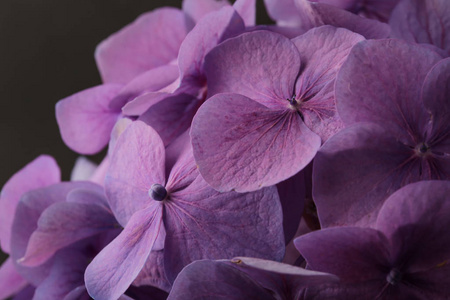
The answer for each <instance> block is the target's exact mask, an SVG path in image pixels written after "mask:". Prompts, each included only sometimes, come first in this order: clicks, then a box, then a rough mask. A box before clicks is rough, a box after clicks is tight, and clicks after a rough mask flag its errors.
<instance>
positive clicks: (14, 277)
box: [0, 257, 28, 299]
mask: <svg viewBox="0 0 450 300" xmlns="http://www.w3.org/2000/svg"><path fill="white" fill-rule="evenodd" d="M27 284H28V282H27V281H26V280H25V279H24V278H23V277H22V276H20V274H19V273H17V271H16V268H15V266H14V263H13V261H12V259H11V257H9V258H8V259H7V260H5V261H4V262H3V264H2V265H1V267H0V299H6V298H8V297H11V296H13V295H14V294H16V293H17V292H19V291H20V290H22V289H23V288H24V287H25V286H26V285H27Z"/></svg>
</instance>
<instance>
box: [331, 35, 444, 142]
mask: <svg viewBox="0 0 450 300" xmlns="http://www.w3.org/2000/svg"><path fill="white" fill-rule="evenodd" d="M440 59H441V57H440V56H439V55H438V54H437V53H436V52H434V51H432V50H429V49H427V48H424V47H420V46H418V45H414V44H409V43H406V42H403V41H400V40H380V41H363V42H360V43H359V44H357V45H355V46H354V47H353V49H352V51H351V54H350V55H349V57H348V59H347V61H346V62H345V64H344V65H343V66H342V68H341V70H340V72H339V74H338V77H337V79H336V87H335V88H336V101H337V108H338V112H339V115H340V116H341V119H342V121H343V122H344V123H345V124H346V125H350V124H354V123H356V122H374V123H377V124H380V125H381V126H383V127H385V128H386V129H388V130H389V131H390V132H391V133H392V134H393V135H394V136H395V137H397V138H398V139H399V140H401V141H402V142H404V143H406V144H410V143H413V144H414V143H418V142H420V141H421V139H423V137H424V134H425V132H424V131H425V128H426V125H427V123H428V120H429V115H428V113H427V112H426V110H425V108H424V104H423V103H422V100H421V98H420V91H421V87H422V83H423V81H424V79H425V76H426V75H427V73H428V72H429V71H430V69H431V68H432V67H433V65H434V64H436V63H437V62H438V61H439V60H440ZM362 74H364V76H362ZM414 145H415V144H414Z"/></svg>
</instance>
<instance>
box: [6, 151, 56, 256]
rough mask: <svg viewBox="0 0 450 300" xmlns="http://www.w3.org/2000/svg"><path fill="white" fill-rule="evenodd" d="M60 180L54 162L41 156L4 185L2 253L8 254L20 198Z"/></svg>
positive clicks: (50, 158)
mask: <svg viewBox="0 0 450 300" xmlns="http://www.w3.org/2000/svg"><path fill="white" fill-rule="evenodd" d="M60 178H61V173H60V170H59V167H58V165H57V164H56V162H55V160H54V159H53V158H52V157H50V156H47V155H41V156H39V157H38V158H36V159H35V160H33V161H32V162H30V163H29V164H28V165H26V166H25V167H24V168H22V169H21V170H20V171H18V172H17V173H16V174H14V176H12V177H11V178H10V179H9V180H8V182H7V183H5V185H4V186H3V188H2V191H1V197H0V207H1V209H0V241H1V246H2V250H3V251H4V252H6V253H9V252H10V247H11V246H10V239H11V230H12V229H11V228H12V224H13V219H14V214H15V211H16V207H17V204H18V203H19V200H20V197H21V196H22V195H23V194H25V193H26V192H28V191H31V190H34V189H38V188H43V187H46V186H49V185H51V184H54V183H57V182H59V181H60V180H61V179H60Z"/></svg>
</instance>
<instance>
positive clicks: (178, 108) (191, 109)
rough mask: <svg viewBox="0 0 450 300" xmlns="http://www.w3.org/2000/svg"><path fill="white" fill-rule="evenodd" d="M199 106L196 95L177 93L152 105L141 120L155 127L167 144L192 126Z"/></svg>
mask: <svg viewBox="0 0 450 300" xmlns="http://www.w3.org/2000/svg"><path fill="white" fill-rule="evenodd" d="M199 106H200V100H199V99H197V98H196V97H194V96H192V95H189V94H184V93H182V94H176V95H173V96H171V97H168V98H166V99H164V100H162V101H160V102H158V103H156V104H154V105H152V106H151V107H150V108H149V109H148V110H147V111H146V112H145V113H143V114H142V115H141V117H140V118H139V120H140V121H142V122H144V123H146V124H147V125H149V126H151V127H152V128H153V129H155V130H156V132H158V134H159V136H160V137H161V139H162V140H163V142H164V145H166V146H167V145H169V144H170V143H171V142H172V141H173V140H174V139H175V138H177V137H178V136H179V135H181V134H182V133H183V132H185V131H186V130H187V129H188V128H189V127H190V126H191V123H192V119H193V117H194V115H195V113H196V111H197V109H198V108H199Z"/></svg>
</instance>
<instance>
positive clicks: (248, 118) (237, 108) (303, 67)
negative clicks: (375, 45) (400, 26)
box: [191, 26, 363, 192]
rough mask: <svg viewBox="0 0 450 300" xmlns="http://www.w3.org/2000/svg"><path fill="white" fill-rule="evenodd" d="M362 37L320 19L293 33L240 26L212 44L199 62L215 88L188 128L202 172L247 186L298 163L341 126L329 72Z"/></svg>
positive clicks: (274, 179)
mask: <svg viewBox="0 0 450 300" xmlns="http://www.w3.org/2000/svg"><path fill="white" fill-rule="evenodd" d="M362 39H363V37H362V36H360V35H358V34H355V33H352V32H350V31H348V30H345V29H337V28H334V27H331V26H323V27H320V28H316V29H312V30H311V31H309V32H307V33H306V34H304V35H302V36H299V37H297V38H295V39H293V40H289V39H287V38H285V37H284V36H281V35H279V34H276V33H272V32H268V31H257V32H251V33H246V34H242V35H240V36H238V37H236V38H233V39H229V40H228V41H226V42H224V43H222V44H221V45H219V46H217V47H216V48H215V49H214V50H212V51H211V52H210V54H209V55H208V56H207V57H206V63H205V69H206V74H207V77H208V93H210V94H212V95H214V96H213V97H211V98H210V99H209V100H208V101H206V102H205V104H204V105H202V107H201V108H200V109H199V111H198V112H197V114H196V116H195V118H194V121H193V123H192V129H191V137H192V145H193V149H194V157H195V160H196V163H197V164H198V166H199V171H200V173H201V174H202V176H203V177H204V178H205V180H206V181H207V182H208V183H209V184H210V185H211V186H213V187H214V188H215V189H217V190H219V191H230V190H236V191H238V192H246V191H254V190H257V189H259V188H261V187H266V186H270V185H273V184H277V183H279V182H281V181H283V180H285V179H287V178H289V177H291V176H293V175H295V174H296V173H297V172H299V171H300V170H302V169H303V168H304V167H305V166H306V165H307V164H308V163H309V162H310V161H311V160H312V159H313V157H314V156H315V154H316V152H317V150H318V149H319V147H320V144H321V140H324V141H325V140H326V139H327V138H328V137H329V136H331V135H332V134H334V133H335V132H337V131H338V130H339V129H340V128H341V127H342V123H341V121H340V119H339V116H338V115H337V114H336V108H335V103H334V95H333V88H334V86H333V85H334V79H335V76H336V73H337V71H338V70H339V67H340V66H341V64H342V63H343V62H344V60H345V58H346V57H347V54H348V53H349V51H350V49H351V47H352V46H353V45H354V44H355V43H357V42H359V41H361V40H362ZM242 74H248V75H246V76H244V77H243V76H241V75H242ZM224 93H228V94H224ZM231 93H235V94H231Z"/></svg>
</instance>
